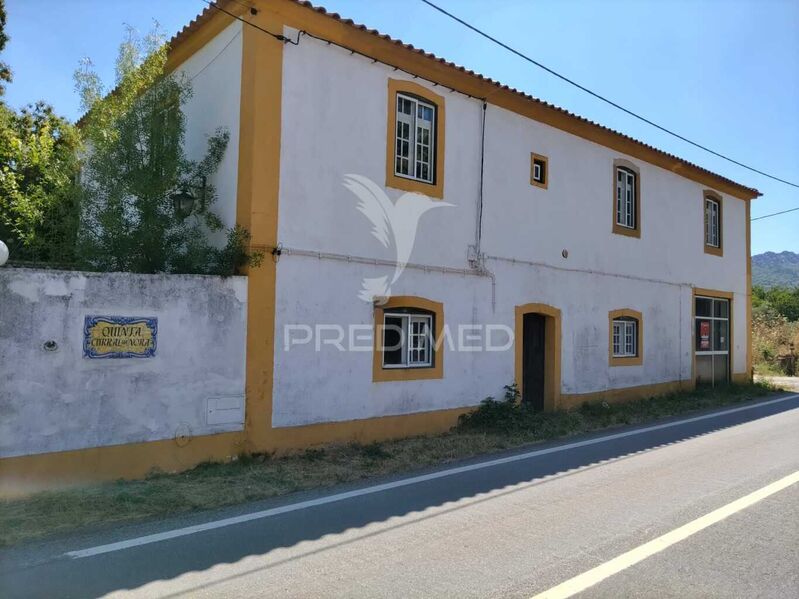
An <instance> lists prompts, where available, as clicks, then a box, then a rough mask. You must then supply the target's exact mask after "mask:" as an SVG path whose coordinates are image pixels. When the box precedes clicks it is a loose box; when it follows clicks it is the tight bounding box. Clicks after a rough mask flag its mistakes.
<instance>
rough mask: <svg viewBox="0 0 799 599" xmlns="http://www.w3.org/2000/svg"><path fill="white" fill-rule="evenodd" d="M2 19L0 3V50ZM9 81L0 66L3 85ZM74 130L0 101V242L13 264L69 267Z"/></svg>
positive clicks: (35, 110)
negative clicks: (26, 262) (54, 262)
mask: <svg viewBox="0 0 799 599" xmlns="http://www.w3.org/2000/svg"><path fill="white" fill-rule="evenodd" d="M5 24H6V14H5V7H4V5H3V2H2V0H0V50H2V49H3V47H4V46H5V44H6V42H7V41H8V36H7V35H6V34H5V31H4V29H5ZM9 81H11V71H10V69H9V68H8V65H6V64H5V63H0V95H2V93H3V87H2V82H9ZM78 143H79V138H78V134H77V132H76V130H75V127H74V126H73V125H71V124H70V123H69V122H67V121H66V120H65V119H63V118H61V117H59V116H58V115H56V114H55V112H54V111H53V109H52V107H51V106H49V105H48V104H45V103H44V102H37V103H36V104H31V105H28V106H26V107H25V108H23V109H22V110H20V111H19V112H17V111H16V110H13V109H12V108H10V107H9V106H8V105H6V104H5V102H0V239H2V240H3V241H5V242H6V244H7V245H8V246H9V248H10V250H11V255H12V257H13V258H15V259H23V260H24V259H27V260H46V261H51V260H57V261H59V262H68V261H70V259H71V254H72V248H73V246H74V236H75V227H76V224H77V210H76V205H75V200H76V198H75V196H74V193H72V186H73V180H74V178H75V175H76V173H77V159H76V150H77V147H78Z"/></svg>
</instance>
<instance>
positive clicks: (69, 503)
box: [0, 384, 774, 546]
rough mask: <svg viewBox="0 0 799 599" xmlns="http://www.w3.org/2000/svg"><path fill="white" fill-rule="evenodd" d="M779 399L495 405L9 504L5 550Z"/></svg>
mask: <svg viewBox="0 0 799 599" xmlns="http://www.w3.org/2000/svg"><path fill="white" fill-rule="evenodd" d="M772 391H774V389H773V388H772V387H770V386H768V385H763V384H756V385H745V386H730V387H726V388H722V389H716V390H710V389H705V390H698V391H695V392H691V393H680V394H673V395H668V396H662V397H657V398H651V399H646V400H641V401H636V402H631V403H627V404H619V405H610V406H608V405H607V404H604V405H603V404H601V403H600V404H592V405H590V406H583V407H582V408H580V409H578V410H573V411H569V412H553V413H546V414H542V413H538V414H534V413H531V412H528V411H526V410H524V409H519V408H517V407H515V406H513V405H511V404H510V403H507V402H504V401H496V402H491V403H488V404H484V405H483V406H482V407H481V408H480V409H479V410H478V411H477V412H476V413H475V416H473V417H472V418H470V419H469V420H468V421H466V422H463V423H461V425H460V426H459V427H458V428H456V429H453V430H452V431H451V432H448V433H445V434H443V435H437V436H431V437H415V438H410V439H401V440H397V441H389V442H385V443H380V444H377V443H375V444H371V445H346V446H332V447H325V448H320V449H311V450H308V451H305V452H304V453H301V454H297V455H291V456H286V457H281V458H277V459H275V458H270V456H267V455H258V456H249V457H241V458H240V459H238V460H237V461H235V462H231V463H226V464H204V465H201V466H198V467H196V468H194V469H193V470H190V471H188V472H184V473H181V474H170V475H167V474H162V475H155V476H152V477H150V478H147V479H145V480H140V481H118V482H115V483H106V484H99V485H95V486H90V487H82V488H76V489H67V490H61V491H53V492H45V493H39V494H37V495H33V496H31V497H29V498H26V499H19V500H5V501H3V502H2V503H0V546H3V545H9V544H13V543H17V542H20V541H23V540H29V539H35V538H39V537H44V536H47V535H54V534H59V533H65V532H68V531H72V530H75V529H78V528H83V527H86V526H99V525H111V524H115V523H122V522H132V521H136V520H144V519H149V518H158V517H164V516H167V515H171V514H179V513H186V512H192V511H197V510H205V509H211V508H218V507H223V506H230V505H236V504H240V503H245V502H248V501H254V500H258V499H265V498H268V497H274V496H277V495H284V494H287V493H292V492H295V491H301V490H306V489H313V488H319V487H327V486H331V485H335V484H339V483H344V482H352V481H357V480H361V479H367V478H370V477H375V476H380V475H386V474H395V473H400V472H408V471H411V470H414V469H418V468H420V467H424V466H432V465H440V464H446V463H448V462H451V461H454V460H459V459H463V458H468V457H472V456H476V455H480V454H486V453H491V452H495V451H500V450H503V449H509V448H512V447H519V446H522V445H526V444H530V443H536V442H541V441H545V440H550V439H554V438H560V437H565V436H569V435H574V434H579V433H585V432H590V431H596V430H601V429H605V428H609V427H614V426H620V425H624V424H636V423H642V422H649V421H652V420H657V419H659V418H663V417H667V416H672V415H677V414H683V413H687V412H691V411H696V410H701V409H707V408H712V407H717V406H722V405H726V404H731V403H737V402H741V401H745V400H748V399H751V398H754V397H759V396H764V395H767V394H769V393H770V392H772Z"/></svg>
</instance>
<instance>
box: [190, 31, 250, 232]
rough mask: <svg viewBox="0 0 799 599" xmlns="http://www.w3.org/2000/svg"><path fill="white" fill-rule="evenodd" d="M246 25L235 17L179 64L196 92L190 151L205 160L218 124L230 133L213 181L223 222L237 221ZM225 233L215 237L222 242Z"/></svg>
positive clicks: (215, 208)
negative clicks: (242, 32)
mask: <svg viewBox="0 0 799 599" xmlns="http://www.w3.org/2000/svg"><path fill="white" fill-rule="evenodd" d="M241 28H242V24H241V22H240V21H235V22H233V23H232V24H231V25H229V26H228V27H227V28H225V29H224V30H222V31H221V32H220V33H218V34H217V35H216V36H215V37H214V38H213V39H211V40H210V41H209V42H208V43H207V44H205V45H204V46H203V47H202V48H200V49H199V50H198V51H197V52H195V53H194V54H192V55H191V56H190V57H189V58H188V59H187V60H186V61H185V62H184V63H182V64H181V65H180V67H179V68H178V69H177V74H178V75H182V76H185V77H187V78H188V80H189V81H190V82H191V87H192V91H193V93H192V96H191V97H190V98H189V99H188V101H187V102H186V104H185V105H184V107H183V110H184V114H185V116H186V140H185V150H186V155H187V157H188V158H189V159H191V160H201V159H202V158H203V157H204V156H205V153H206V151H207V149H208V138H209V137H211V136H212V135H213V134H214V132H215V131H216V130H217V129H218V128H220V127H221V128H224V129H226V130H227V131H228V133H229V134H230V141H229V142H228V146H227V150H226V152H225V156H224V158H223V159H222V163H221V164H220V165H219V169H218V170H217V172H216V173H215V174H214V176H213V177H211V179H210V181H209V183H211V184H212V185H214V186H215V187H216V192H217V200H216V203H215V204H214V206H213V208H212V210H213V211H214V212H216V214H217V215H219V217H220V218H221V219H222V222H223V223H224V225H225V227H227V228H230V227H233V226H234V225H235V224H236V189H237V182H238V157H239V112H240V106H241V53H242V43H241V39H242V34H241ZM224 239H225V233H224V232H217V233H215V234H214V235H213V236H212V240H213V241H214V242H215V243H217V244H221V243H223V242H224Z"/></svg>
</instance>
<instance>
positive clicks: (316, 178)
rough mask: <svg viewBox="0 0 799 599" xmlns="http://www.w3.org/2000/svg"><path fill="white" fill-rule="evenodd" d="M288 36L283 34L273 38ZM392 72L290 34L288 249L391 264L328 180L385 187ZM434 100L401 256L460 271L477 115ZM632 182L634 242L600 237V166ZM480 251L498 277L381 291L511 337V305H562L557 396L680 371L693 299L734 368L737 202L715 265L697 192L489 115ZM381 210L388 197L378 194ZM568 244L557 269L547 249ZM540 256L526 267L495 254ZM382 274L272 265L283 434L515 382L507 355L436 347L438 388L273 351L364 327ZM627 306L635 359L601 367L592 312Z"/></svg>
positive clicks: (740, 281)
mask: <svg viewBox="0 0 799 599" xmlns="http://www.w3.org/2000/svg"><path fill="white" fill-rule="evenodd" d="M288 33H289V34H290V35H292V36H296V34H295V32H292V31H289V32H288ZM389 78H396V79H403V78H404V79H409V80H412V78H411V77H410V76H408V75H405V74H403V73H402V72H401V71H393V70H392V69H391V68H389V67H386V66H384V65H381V64H380V63H374V64H373V63H372V61H371V60H368V59H365V58H363V57H359V56H357V55H355V56H352V55H350V53H349V52H347V51H345V50H341V49H339V48H336V47H334V46H327V45H325V44H323V43H320V42H317V41H314V40H312V39H310V38H307V37H305V38H302V40H301V42H300V44H299V45H298V46H293V45H291V46H286V48H285V50H284V82H283V104H282V119H283V121H282V138H281V172H280V205H279V215H280V219H279V234H278V240H279V241H280V242H281V243H282V244H283V245H284V246H285V247H288V248H297V249H303V250H310V251H320V252H332V253H337V254H343V255H350V256H361V257H373V258H381V259H393V258H394V254H393V252H392V250H391V249H385V248H383V246H381V245H380V244H379V243H378V241H377V240H376V239H375V238H374V237H373V236H372V235H371V224H370V223H369V222H368V221H367V219H366V218H365V217H364V216H363V215H362V214H361V213H360V212H358V210H357V209H356V203H357V199H356V197H355V196H354V195H353V194H352V193H351V192H350V191H348V190H347V189H345V188H344V186H343V184H342V182H343V178H344V176H345V175H346V174H349V173H355V174H359V175H363V176H366V177H368V178H370V179H371V180H372V181H374V182H375V183H377V184H378V185H380V186H381V187H382V186H384V184H385V164H386V157H385V152H386V118H387V115H386V106H387V80H388V79H389ZM414 81H415V82H416V83H420V84H422V85H428V87H430V88H431V90H432V91H434V92H435V93H437V94H439V95H443V96H444V98H445V102H446V154H445V166H444V200H445V201H446V202H449V203H452V204H454V206H455V207H453V208H446V209H443V208H442V209H437V210H433V211H431V212H429V213H427V214H425V215H424V216H423V217H422V219H421V221H420V226H419V229H418V234H417V240H416V245H415V248H414V251H413V254H412V256H411V258H410V260H411V261H412V262H415V263H421V264H428V265H437V266H445V267H449V268H467V267H468V265H467V260H466V257H467V248H468V246H469V245H470V244H472V243H474V231H475V219H476V205H477V199H478V194H479V185H480V182H479V175H480V135H481V116H482V106H481V103H480V102H479V101H478V100H474V99H471V98H468V97H466V96H464V95H462V94H459V93H455V92H450V91H448V90H446V89H445V88H442V87H435V88H434V87H433V86H432V85H429V84H427V83H425V82H424V81H422V80H419V79H416V80H414ZM531 152H536V153H538V154H543V155H545V156H547V157H548V158H549V188H548V189H547V190H543V189H539V188H537V187H533V186H531V185H530V184H529V176H530V153H531ZM616 158H624V159H628V160H630V161H631V162H633V163H634V164H636V165H637V166H638V167H639V168H640V171H641V219H642V224H641V226H642V235H641V238H640V239H635V238H628V237H624V236H620V235H614V234H612V232H611V228H612V227H611V224H612V201H613V170H612V169H613V160H614V159H616ZM484 190H485V191H484V211H483V236H482V250H483V252H484V253H485V254H487V255H489V256H495V257H499V258H503V260H495V259H489V260H488V261H487V266H488V267H489V268H490V269H491V270H492V271H493V272H494V274H495V276H496V307H495V310H492V305H491V285H490V281H489V280H488V279H487V278H478V277H471V276H460V275H454V274H441V273H434V272H429V273H425V272H423V271H406V273H405V274H403V275H402V277H401V278H400V280H399V282H398V284H397V286H395V287H394V288H393V289H392V294H393V295H417V296H423V297H426V298H429V299H432V300H436V301H440V302H443V303H444V310H445V320H446V322H447V324H448V325H450V326H457V325H458V324H462V323H478V324H488V323H499V324H505V325H507V326H510V327H513V324H514V319H513V316H514V314H513V312H514V306H516V305H520V304H525V303H529V302H540V303H545V304H549V305H552V306H554V307H557V308H559V309H560V310H561V311H562V326H563V331H562V334H563V336H562V373H561V375H562V383H561V391H562V392H563V393H589V392H595V391H602V390H605V389H609V388H620V387H631V386H637V385H649V384H654V383H665V382H672V381H677V380H680V379H683V380H687V379H690V378H691V357H692V333H693V322H692V320H691V314H692V291H691V287H692V286H693V287H702V288H711V289H717V290H722V291H727V292H733V293H734V294H735V300H734V325H733V326H734V343H735V346H734V348H733V354H734V363H733V365H732V371H733V372H743V371H744V370H745V366H746V354H745V351H746V328H745V327H746V322H745V305H746V297H745V294H746V251H747V249H746V240H745V202H743V201H741V200H738V199H736V198H732V197H724V222H723V226H724V231H723V234H724V256H723V257H716V256H712V255H708V254H705V253H704V251H703V218H702V210H703V203H702V197H703V196H702V191H703V186H702V185H700V184H698V183H695V182H693V181H690V180H688V179H685V178H683V177H680V176H678V175H676V174H674V173H672V172H669V171H666V170H664V169H661V168H659V167H655V166H653V165H650V164H647V163H645V162H643V161H640V160H637V159H634V158H631V157H629V156H625V155H622V154H619V153H617V152H614V151H612V150H610V149H608V148H605V147H604V146H600V145H597V144H594V143H591V142H588V141H586V140H584V139H581V138H578V137H575V136H572V135H569V134H566V133H564V132H562V131H560V130H557V129H554V128H552V127H549V126H547V125H543V124H541V123H538V122H535V121H532V120H529V119H526V118H524V117H521V116H519V115H516V114H514V113H511V112H508V111H505V110H503V109H500V108H497V107H496V106H492V105H489V107H488V111H487V115H486V136H485V188H484ZM386 193H387V194H388V195H389V197H390V198H391V199H392V200H396V199H397V198H398V197H399V196H400V195H401V194H402V192H400V191H397V190H393V189H387V190H386ZM564 249H566V250H568V258H567V259H565V258H563V257H562V255H561V252H562V250H564ZM513 259H515V260H517V261H526V262H535V263H538V265H537V266H533V265H529V264H522V263H518V262H517V263H516V264H513V263H511V262H510V260H513ZM391 271H392V269H391V268H390V267H382V266H365V265H363V264H359V263H347V262H334V261H330V260H324V259H318V258H308V257H301V256H292V255H287V256H284V257H282V258H281V260H280V263H279V264H278V270H277V272H278V275H277V317H276V331H277V335H278V339H277V341H276V352H275V384H274V397H273V406H274V407H273V410H274V413H273V423H274V424H275V425H276V426H291V425H299V424H308V423H312V422H326V421H339V420H349V419H356V418H367V417H373V416H382V415H387V414H402V413H410V412H417V411H425V410H436V409H441V408H448V407H458V406H466V405H474V404H476V403H477V402H479V401H480V400H481V399H483V398H484V397H485V396H486V395H488V394H497V393H499V392H500V390H501V387H502V385H504V384H507V383H509V382H511V380H512V378H513V363H514V362H513V361H514V356H513V351H512V350H510V351H507V352H504V353H501V354H493V355H490V354H488V353H485V352H483V353H479V354H477V353H472V354H458V353H456V352H448V353H447V354H446V356H445V362H444V378H443V379H442V380H431V381H415V382H390V383H386V382H383V383H373V382H372V376H371V360H372V355H371V352H369V351H367V352H361V353H347V354H344V353H341V352H338V351H337V350H335V349H333V348H330V347H323V350H322V351H321V352H317V351H315V348H314V347H313V346H311V345H309V346H299V347H297V346H295V347H293V348H292V349H291V351H289V352H285V351H281V345H282V340H281V339H280V336H281V335H282V331H283V330H284V327H285V325H290V324H297V323H304V324H310V325H314V324H320V323H338V324H342V325H348V324H371V322H372V307H371V305H370V304H367V303H365V302H363V301H361V300H359V299H358V298H357V294H358V291H359V290H360V287H361V279H362V278H363V277H375V276H381V275H388V274H390V273H391ZM620 308H632V309H635V310H638V311H640V312H642V313H643V320H644V341H643V345H644V360H643V364H642V365H641V366H635V367H629V366H628V367H614V368H611V367H609V366H608V312H609V311H610V310H614V309H620Z"/></svg>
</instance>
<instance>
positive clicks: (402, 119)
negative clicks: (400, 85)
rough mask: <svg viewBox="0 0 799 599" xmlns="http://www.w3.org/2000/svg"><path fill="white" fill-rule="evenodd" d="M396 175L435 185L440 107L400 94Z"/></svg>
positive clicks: (398, 96) (398, 102)
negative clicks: (436, 138) (436, 144)
mask: <svg viewBox="0 0 799 599" xmlns="http://www.w3.org/2000/svg"><path fill="white" fill-rule="evenodd" d="M396 135H397V139H396V148H395V160H396V162H395V165H394V174H396V175H399V176H401V177H409V178H411V179H417V180H418V181H424V182H426V183H432V182H433V179H434V173H435V153H436V147H435V135H436V107H435V106H433V105H432V104H428V103H427V102H423V101H421V100H419V99H417V98H413V97H411V96H406V95H405V94H397V133H396Z"/></svg>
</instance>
